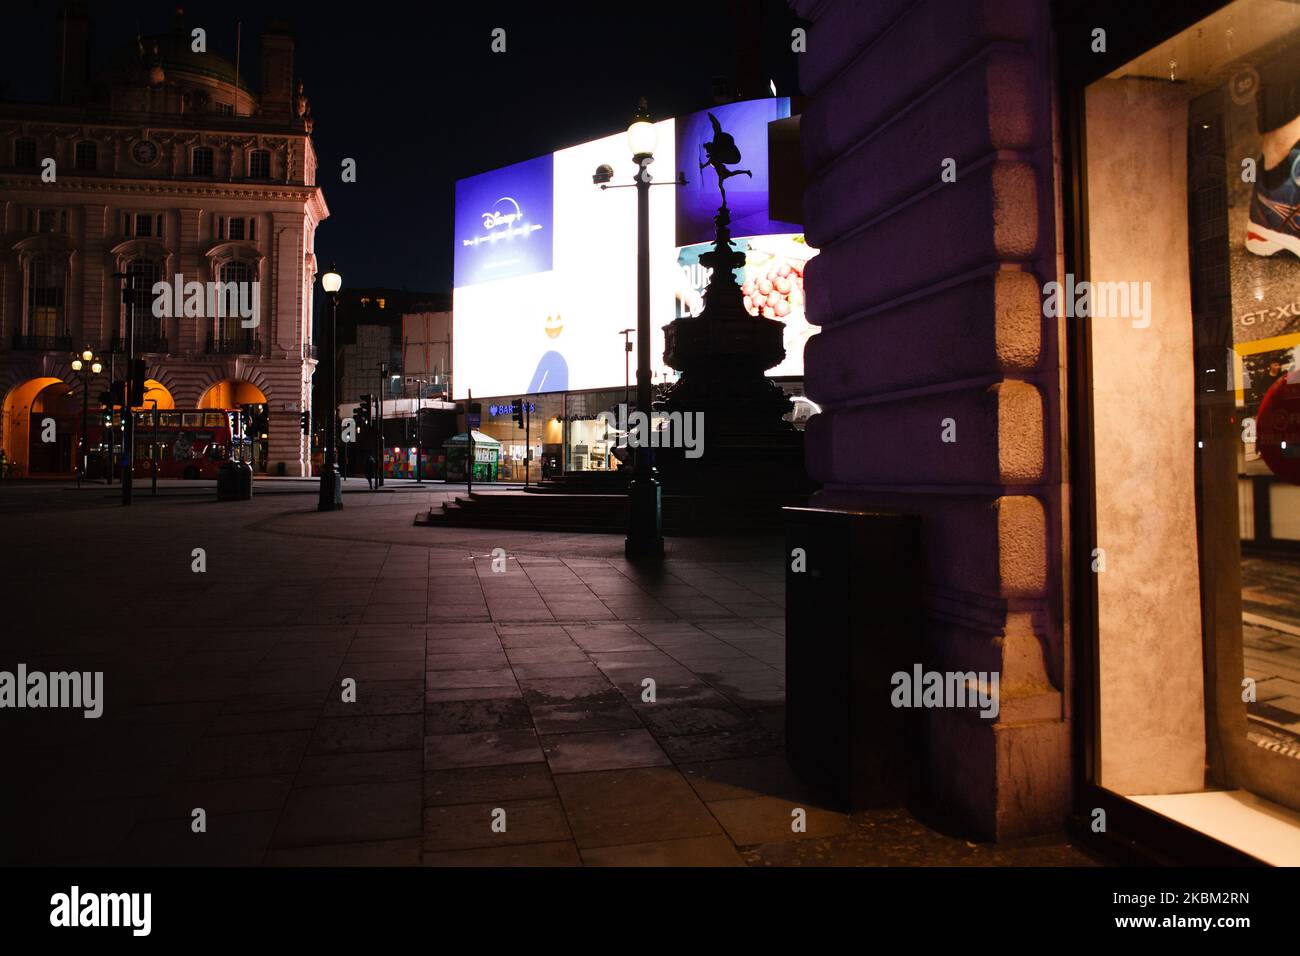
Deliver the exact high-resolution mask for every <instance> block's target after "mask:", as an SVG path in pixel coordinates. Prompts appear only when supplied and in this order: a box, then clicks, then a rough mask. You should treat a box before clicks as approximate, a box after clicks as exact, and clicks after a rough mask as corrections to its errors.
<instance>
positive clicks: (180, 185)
mask: <svg viewBox="0 0 1300 956" xmlns="http://www.w3.org/2000/svg"><path fill="white" fill-rule="evenodd" d="M5 189H25V190H42V191H48V192H49V193H50V194H51V195H52V196H53V195H59V194H67V193H85V194H88V195H89V194H95V193H110V194H116V195H124V196H137V195H139V196H178V197H179V196H194V197H210V198H216V199H259V200H263V201H271V202H274V201H281V202H284V201H288V202H299V203H302V204H303V205H304V206H306V207H307V209H308V210H309V211H310V212H311V213H312V215H313V217H314V218H315V219H316V221H317V222H320V221H321V220H323V219H326V218H328V216H329V207H328V206H326V205H325V196H324V193H322V192H321V188H320V187H319V186H292V185H288V184H285V183H270V184H259V183H238V182H231V183H223V182H206V181H203V182H185V181H177V180H165V179H164V180H159V179H105V178H103V177H99V176H71V175H68V176H60V177H59V181H58V184H57V186H56V187H54V188H51V187H50V186H49V185H46V184H42V183H41V182H40V181H39V178H38V177H37V176H35V175H32V174H30V173H29V174H26V175H10V176H4V175H0V190H5Z"/></svg>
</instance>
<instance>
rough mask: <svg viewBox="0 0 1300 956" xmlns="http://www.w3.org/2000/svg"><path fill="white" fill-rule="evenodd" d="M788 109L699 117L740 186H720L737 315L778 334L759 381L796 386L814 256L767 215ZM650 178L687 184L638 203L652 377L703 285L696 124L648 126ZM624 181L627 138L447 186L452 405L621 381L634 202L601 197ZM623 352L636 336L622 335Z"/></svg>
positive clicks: (702, 131)
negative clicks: (734, 164)
mask: <svg viewBox="0 0 1300 956" xmlns="http://www.w3.org/2000/svg"><path fill="white" fill-rule="evenodd" d="M789 109H790V107H789V100H787V99H766V100H753V101H749V102H746V103H732V104H726V105H724V106H720V107H717V108H715V109H714V110H712V111H711V112H712V113H713V114H714V116H716V117H717V119H718V121H719V122H720V123H721V124H722V126H723V128H725V129H726V130H727V132H729V133H732V135H734V136H735V137H736V141H737V144H738V145H739V146H740V148H741V151H742V154H743V161H742V163H741V166H742V167H744V168H748V169H750V170H751V175H750V176H735V177H733V178H732V179H730V180H728V182H727V199H728V206H729V207H730V208H731V209H732V215H733V236H734V237H735V240H734V243H735V246H736V248H738V249H740V250H742V251H744V252H745V253H746V264H745V266H744V267H742V268H741V269H738V270H736V272H737V281H738V282H739V283H742V284H744V283H748V288H747V291H746V292H745V302H746V307H747V308H748V309H749V310H750V312H751V314H755V315H759V314H762V315H767V316H769V317H771V318H776V319H779V320H780V321H782V322H783V323H785V324H786V350H787V355H786V359H785V361H784V362H783V363H782V364H781V366H780V367H778V368H776V369H773V370H771V371H770V372H769V374H773V375H799V374H802V372H803V343H804V341H805V340H806V339H807V337H808V336H809V335H811V334H812V333H814V332H815V331H816V328H815V327H813V326H809V325H808V323H807V321H806V320H805V319H804V311H803V289H802V275H803V265H804V263H805V262H806V261H807V259H808V258H809V257H810V256H811V255H813V254H814V251H813V250H811V249H809V248H808V247H807V245H806V244H805V243H804V242H803V236H802V235H801V234H800V232H801V227H800V226H799V225H798V224H795V223H783V222H777V221H774V220H772V219H770V217H769V216H768V209H767V194H768V177H767V165H768V164H767V124H768V123H769V122H771V121H773V120H775V119H781V118H784V117H786V116H788V115H789ZM655 128H656V131H657V133H658V144H657V146H656V148H655V159H654V162H653V164H652V165H651V166H650V167H649V170H650V173H651V175H652V176H654V177H655V178H656V180H658V181H660V182H668V181H670V180H671V179H673V178H674V176H675V175H676V172H677V170H678V169H679V168H680V169H682V170H683V171H684V172H685V173H686V177H687V179H688V180H689V183H690V184H689V185H688V186H686V187H678V186H669V185H663V186H656V187H655V188H653V189H651V190H650V309H651V329H652V336H653V338H652V341H651V343H650V345H651V349H650V351H651V361H652V364H653V367H654V369H655V373H656V379H664V378H666V379H668V380H672V379H673V378H674V377H675V376H676V373H675V372H674V371H673V370H671V369H669V368H667V367H666V366H665V365H664V364H663V349H664V343H663V327H664V326H665V325H667V324H668V323H669V322H671V321H672V320H673V319H675V318H678V317H681V316H686V315H697V314H699V312H700V309H701V307H702V304H703V303H702V298H701V293H702V291H703V289H704V287H705V286H706V285H707V283H708V270H707V269H705V268H704V267H702V266H701V265H700V263H699V254H700V253H701V252H703V251H705V250H706V249H707V245H704V244H703V243H704V242H705V240H710V241H711V238H712V233H713V223H712V218H713V215H714V213H715V211H716V210H717V207H718V203H719V196H718V190H717V180H716V178H715V176H714V174H713V171H712V170H708V169H706V170H704V172H703V174H701V172H700V170H699V168H698V165H699V157H700V154H701V149H700V144H701V143H702V142H705V141H707V140H708V139H710V138H711V137H712V134H713V127H712V122H711V120H710V119H709V111H706V112H702V113H698V114H693V115H691V116H688V117H685V118H683V119H678V120H672V119H668V120H662V121H660V122H658V123H656V124H655ZM602 164H609V165H610V166H612V167H613V168H614V170H615V179H614V182H613V183H612V185H623V184H624V183H630V182H631V181H632V176H633V175H634V173H635V171H636V167H635V166H634V165H633V163H632V160H631V157H630V155H629V154H628V147H627V136H626V134H624V133H617V134H615V135H612V136H607V137H605V138H603V139H598V140H595V141H593V142H589V143H582V144H580V145H578V146H573V147H570V148H568V149H562V150H559V151H557V152H555V153H552V154H551V155H549V156H542V157H538V158H536V159H531V160H527V161H525V162H522V163H516V164H514V165H512V166H507V167H505V168H503V169H497V170H492V171H491V172H487V173H482V174H480V175H477V176H472V177H470V178H468V179H463V180H460V181H459V182H458V183H457V184H456V209H455V244H456V249H455V258H454V275H455V279H454V291H453V305H452V317H453V323H454V330H453V334H452V342H453V381H454V382H455V383H456V393H457V395H458V396H464V395H465V394H466V392H468V391H472V392H473V393H474V394H475V395H479V396H485V397H487V396H509V395H524V394H536V393H540V392H555V391H565V390H571V389H589V388H609V387H613V386H615V385H621V384H622V383H623V380H624V360H625V354H626V353H625V352H624V349H623V336H622V335H621V334H620V333H621V332H622V330H624V329H629V328H635V326H636V235H637V233H636V190H634V189H608V190H602V189H601V188H599V187H598V186H595V185H593V184H592V181H591V176H592V173H593V172H594V171H595V170H596V167H598V166H600V165H602ZM782 290H784V291H782ZM633 339H634V340H635V335H634V336H633Z"/></svg>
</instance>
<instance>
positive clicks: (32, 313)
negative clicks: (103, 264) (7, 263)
mask: <svg viewBox="0 0 1300 956" xmlns="http://www.w3.org/2000/svg"><path fill="white" fill-rule="evenodd" d="M66 274H67V262H66V260H64V259H63V258H62V257H59V256H52V255H38V256H33V257H32V260H31V262H30V263H28V266H27V329H28V332H29V333H30V334H31V335H33V336H35V337H37V338H40V339H47V340H53V339H55V338H56V337H58V336H61V335H63V334H64V331H65V329H64V321H63V320H64V315H63V290H64V281H65V277H66ZM48 347H49V348H57V345H53V344H51V345H49V346H48Z"/></svg>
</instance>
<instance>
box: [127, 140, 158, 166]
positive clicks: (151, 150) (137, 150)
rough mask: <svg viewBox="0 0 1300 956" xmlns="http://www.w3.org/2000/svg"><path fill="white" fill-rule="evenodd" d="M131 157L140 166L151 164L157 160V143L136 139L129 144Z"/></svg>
mask: <svg viewBox="0 0 1300 956" xmlns="http://www.w3.org/2000/svg"><path fill="white" fill-rule="evenodd" d="M131 158H132V159H134V160H135V161H136V162H137V163H139V164H140V165H141V166H152V165H153V164H154V163H155V162H157V160H158V144H157V143H154V142H152V141H151V140H147V139H137V140H136V141H135V142H134V143H132V144H131Z"/></svg>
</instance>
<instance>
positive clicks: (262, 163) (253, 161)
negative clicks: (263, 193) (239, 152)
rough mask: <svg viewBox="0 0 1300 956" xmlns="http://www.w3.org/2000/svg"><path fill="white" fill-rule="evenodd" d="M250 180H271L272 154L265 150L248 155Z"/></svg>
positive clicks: (256, 150)
mask: <svg viewBox="0 0 1300 956" xmlns="http://www.w3.org/2000/svg"><path fill="white" fill-rule="evenodd" d="M248 178H249V179H270V178H271V153H270V151H269V150H265V149H255V150H253V151H252V152H251V153H249V154H248Z"/></svg>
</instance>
